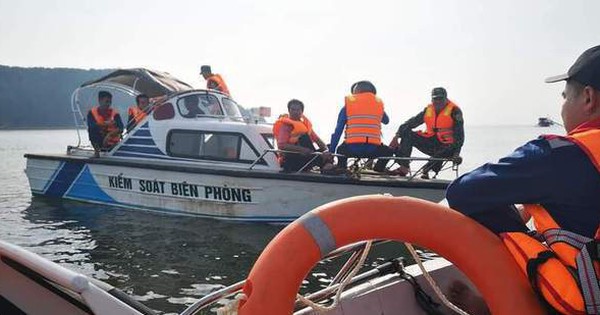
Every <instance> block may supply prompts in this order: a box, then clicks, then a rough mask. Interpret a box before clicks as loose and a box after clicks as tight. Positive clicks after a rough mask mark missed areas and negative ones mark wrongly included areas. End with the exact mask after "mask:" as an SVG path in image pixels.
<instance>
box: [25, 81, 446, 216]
mask: <svg viewBox="0 0 600 315" xmlns="http://www.w3.org/2000/svg"><path fill="white" fill-rule="evenodd" d="M100 90H105V91H110V92H111V93H112V94H113V104H115V105H114V106H113V107H117V109H118V110H119V112H121V113H124V112H126V108H127V107H128V106H129V105H131V104H134V99H135V96H136V95H138V94H140V93H144V94H146V95H148V96H150V97H152V98H153V99H154V100H155V102H154V104H153V106H152V107H151V109H150V111H149V114H148V116H147V117H146V118H145V119H144V120H143V121H141V122H140V123H139V124H138V126H136V127H135V128H133V129H132V130H128V131H127V133H126V134H125V135H124V136H123V139H122V141H121V142H120V143H119V144H118V145H116V146H115V147H114V148H113V149H111V150H110V151H109V152H103V153H102V155H101V156H100V157H98V158H96V157H94V155H93V151H92V150H91V149H90V147H89V146H85V145H83V144H82V143H83V141H82V140H81V138H82V137H81V135H80V129H84V128H85V115H84V113H87V110H88V109H89V108H90V104H93V103H94V102H95V97H96V95H97V93H98V91H100ZM191 106H195V107H194V108H191ZM72 109H73V113H74V116H75V121H76V125H77V127H78V129H77V131H78V135H79V139H80V141H79V143H78V144H77V145H76V146H69V147H68V148H67V152H66V154H26V155H25V157H26V158H27V168H26V174H27V177H28V179H29V183H30V186H31V191H32V193H33V194H34V195H37V196H46V197H54V198H64V199H72V200H79V201H84V202H92V203H100V204H106V205H111V206H120V207H127V208H131V209H143V210H150V211H161V212H170V213H177V214H185V215H197V216H204V217H211V218H217V219H226V220H239V221H260V222H290V221H292V220H294V219H295V218H298V217H299V216H301V215H302V214H304V213H306V212H308V211H309V210H310V209H313V208H315V207H317V206H319V205H321V204H324V203H327V202H330V201H333V200H337V199H342V198H347V197H351V196H356V195H362V194H375V193H388V194H391V195H393V196H413V197H418V198H422V199H426V200H430V201H434V202H437V201H440V200H442V199H443V198H444V192H445V189H446V187H447V185H448V184H449V181H447V180H440V179H431V180H421V179H417V178H414V176H413V177H408V178H399V177H394V176H386V175H380V174H375V173H368V172H362V171H361V170H360V169H358V171H357V172H355V175H357V176H352V177H346V176H326V175H322V174H317V173H313V172H308V171H307V172H297V173H282V172H281V168H280V167H279V164H278V162H277V157H276V154H277V153H278V151H277V150H276V149H275V148H274V143H273V142H274V141H273V134H272V130H271V129H272V128H271V125H269V124H266V123H264V122H261V121H264V119H262V117H250V116H244V115H242V113H241V112H240V109H243V108H242V107H241V106H240V105H238V104H237V103H235V101H233V100H232V99H231V98H230V97H229V96H228V95H225V94H223V93H220V92H218V91H213V90H194V89H192V88H191V87H190V86H189V85H187V84H185V83H183V82H181V81H179V80H177V79H175V78H172V77H171V76H169V75H168V74H164V73H160V72H154V71H149V70H145V69H132V70H119V71H116V72H114V73H112V74H109V75H107V76H106V77H104V78H101V79H99V80H96V81H93V82H89V83H85V84H83V85H82V86H81V87H80V88H79V89H77V90H76V91H75V92H74V93H73V104H72ZM84 133H85V131H84ZM315 157H316V156H315Z"/></svg>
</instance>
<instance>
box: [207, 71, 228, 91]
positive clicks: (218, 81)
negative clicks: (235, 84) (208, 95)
mask: <svg viewBox="0 0 600 315" xmlns="http://www.w3.org/2000/svg"><path fill="white" fill-rule="evenodd" d="M211 82H213V83H214V84H215V85H216V88H214V89H215V90H219V91H221V92H223V93H225V94H227V95H231V94H229V89H228V88H227V84H225V80H223V78H222V77H221V75H220V74H213V75H211V76H210V77H208V79H206V87H208V88H210V86H211Z"/></svg>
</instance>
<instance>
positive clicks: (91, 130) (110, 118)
mask: <svg viewBox="0 0 600 315" xmlns="http://www.w3.org/2000/svg"><path fill="white" fill-rule="evenodd" d="M111 104H112V95H111V94H110V93H109V92H106V91H100V92H99V93H98V106H95V107H92V109H90V111H89V112H88V115H87V125H88V135H89V138H90V142H91V143H92V146H93V147H94V156H95V157H99V156H100V151H108V150H110V149H112V148H113V147H114V146H115V145H116V144H117V143H119V141H120V140H121V133H122V132H123V121H122V120H121V116H120V115H119V113H118V112H117V110H116V109H113V108H111V107H110V105H111Z"/></svg>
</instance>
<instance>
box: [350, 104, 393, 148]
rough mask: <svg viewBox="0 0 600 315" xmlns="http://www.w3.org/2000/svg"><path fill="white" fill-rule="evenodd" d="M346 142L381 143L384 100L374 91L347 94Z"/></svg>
mask: <svg viewBox="0 0 600 315" xmlns="http://www.w3.org/2000/svg"><path fill="white" fill-rule="evenodd" d="M345 101H346V117H347V121H346V138H345V140H344V141H345V142H346V143H348V144H352V143H371V144H376V145H380V144H381V118H383V112H384V111H383V102H382V101H381V99H379V98H378V97H377V96H375V94H373V93H359V94H353V95H349V96H346V100H345Z"/></svg>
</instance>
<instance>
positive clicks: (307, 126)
mask: <svg viewBox="0 0 600 315" xmlns="http://www.w3.org/2000/svg"><path fill="white" fill-rule="evenodd" d="M283 125H289V126H291V127H292V131H291V132H290V139H289V140H288V143H289V144H296V143H298V139H300V137H301V136H302V135H308V136H312V133H313V130H312V123H311V122H310V120H308V118H306V116H304V115H302V117H301V118H300V120H293V119H290V115H288V114H282V115H280V116H279V119H277V121H276V122H275V124H273V136H274V137H275V141H277V138H279V133H280V132H281V127H282V126H283ZM277 159H278V161H279V164H283V159H284V155H283V154H277Z"/></svg>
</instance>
